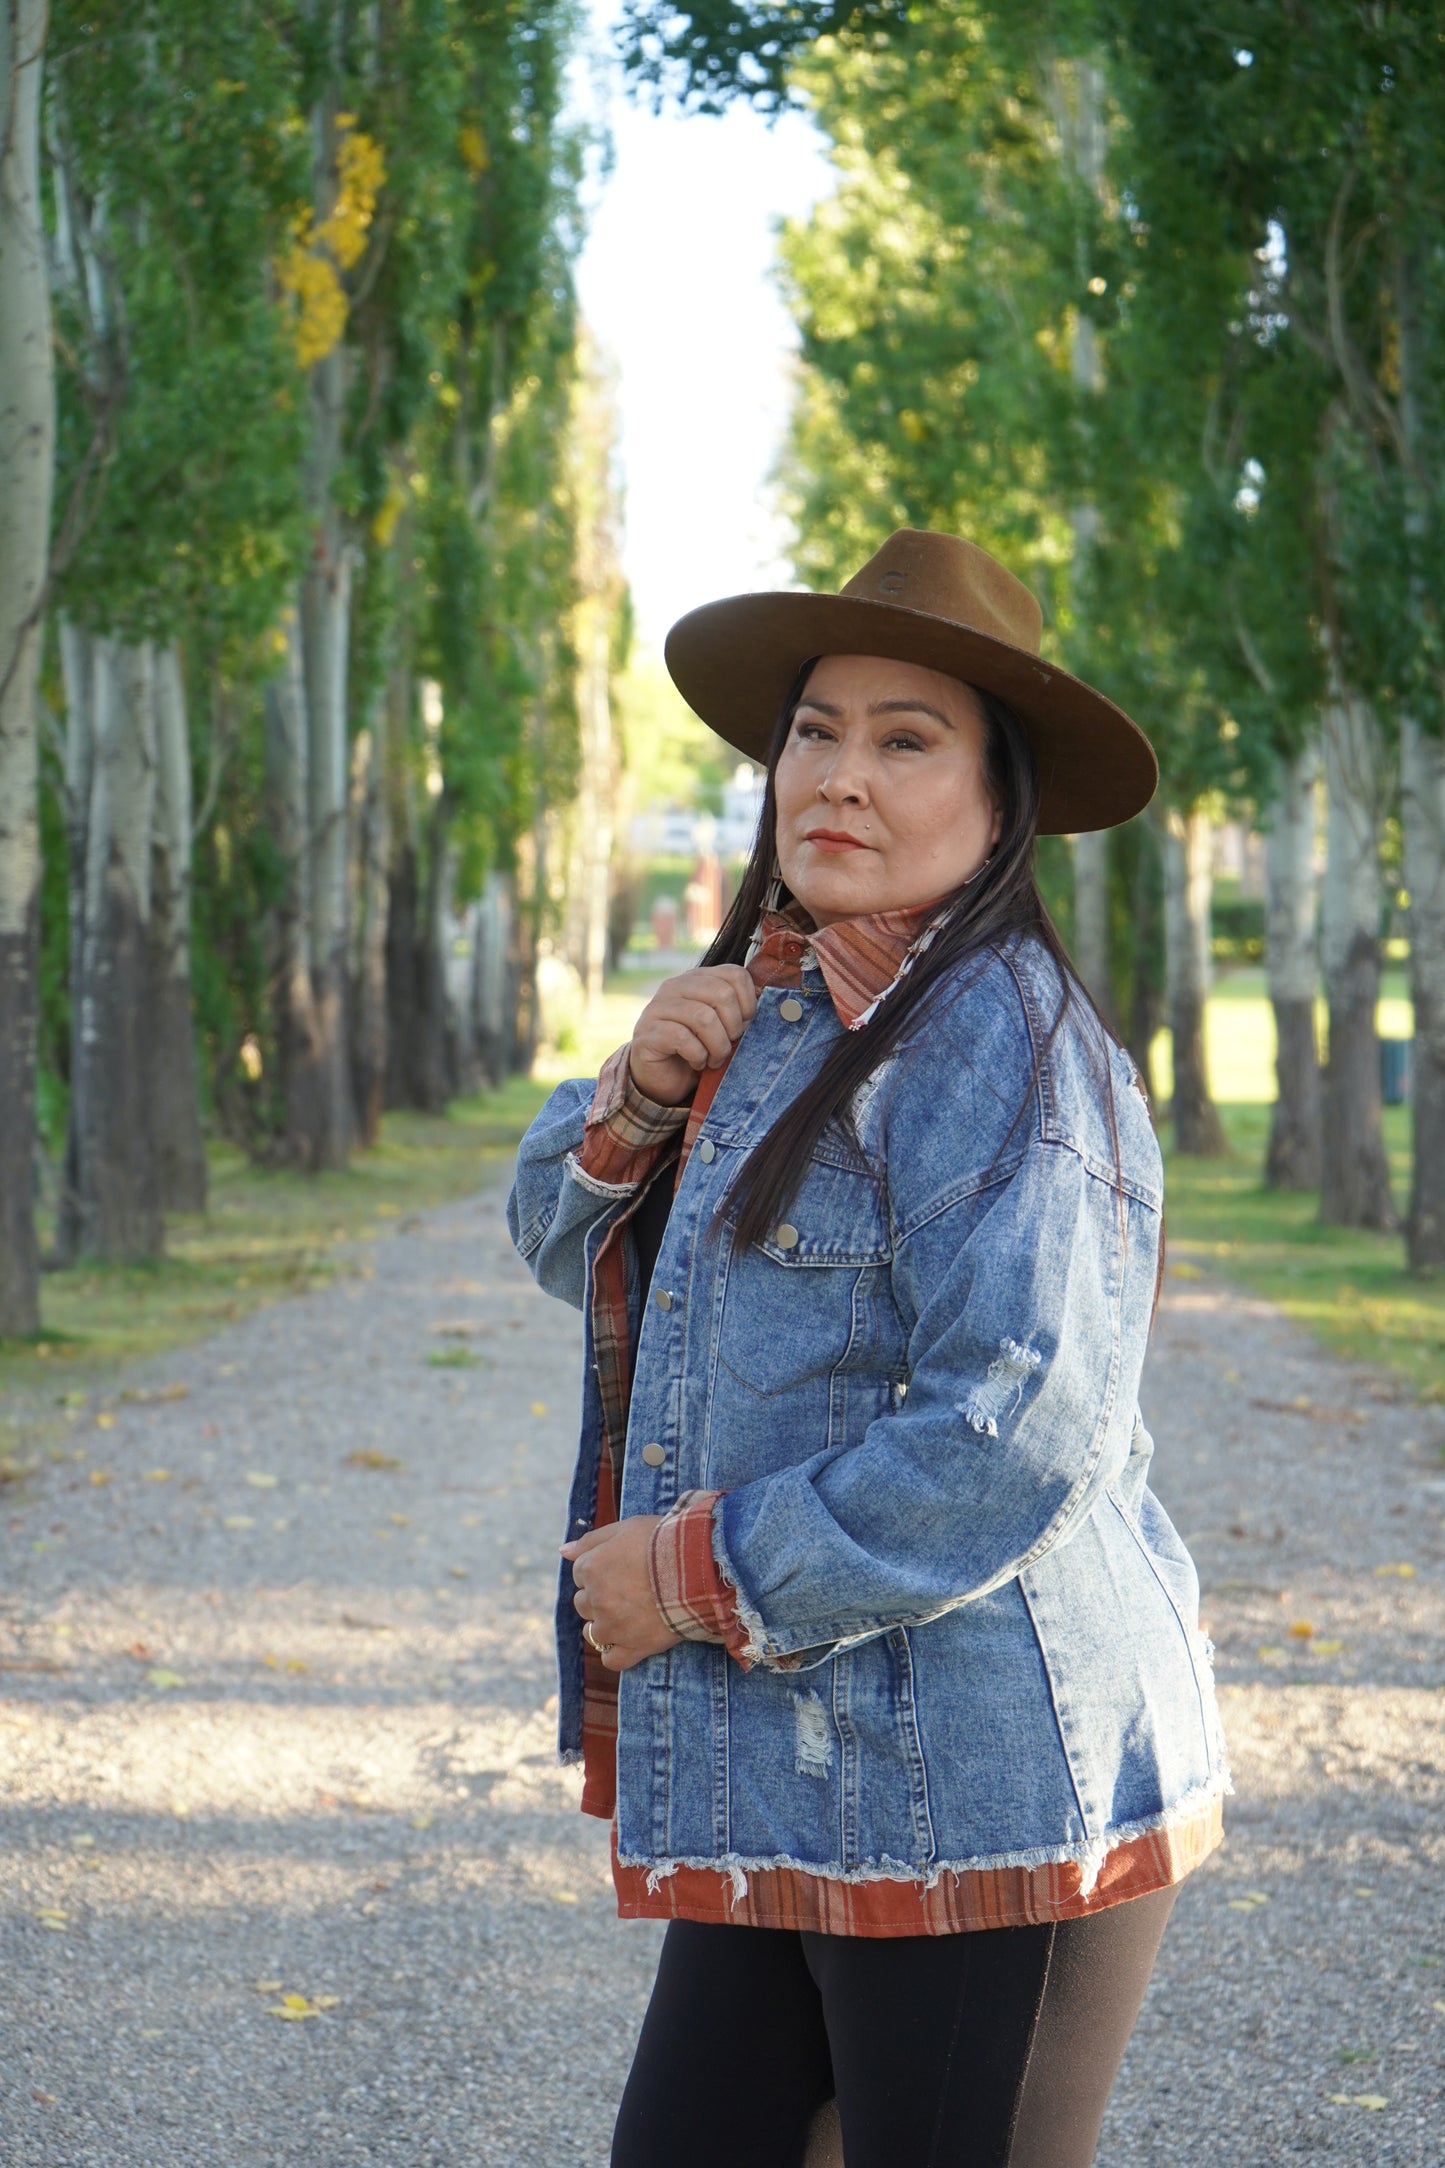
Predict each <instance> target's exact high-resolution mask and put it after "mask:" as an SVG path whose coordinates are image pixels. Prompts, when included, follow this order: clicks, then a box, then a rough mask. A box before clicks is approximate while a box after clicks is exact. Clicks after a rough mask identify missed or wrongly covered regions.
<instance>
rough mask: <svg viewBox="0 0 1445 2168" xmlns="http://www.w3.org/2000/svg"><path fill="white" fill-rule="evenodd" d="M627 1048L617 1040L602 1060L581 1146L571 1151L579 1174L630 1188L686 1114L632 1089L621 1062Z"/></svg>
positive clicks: (624, 1062)
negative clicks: (616, 1044) (616, 1045)
mask: <svg viewBox="0 0 1445 2168" xmlns="http://www.w3.org/2000/svg"><path fill="white" fill-rule="evenodd" d="M630 1052H631V1047H630V1046H619V1047H618V1049H617V1052H616V1053H615V1054H609V1055H608V1057H607V1059H606V1061H605V1062H604V1063H603V1064H602V1071H601V1074H600V1075H599V1077H598V1079H597V1089H596V1091H595V1092H594V1093H593V1094H592V1104H591V1106H590V1107H589V1108H588V1109H587V1114H586V1117H585V1123H584V1128H583V1135H582V1145H581V1149H580V1150H579V1151H577V1152H575V1153H573V1155H572V1157H573V1159H574V1160H575V1162H576V1167H577V1171H578V1173H579V1174H581V1175H583V1176H585V1177H588V1178H590V1181H591V1182H592V1183H601V1184H602V1185H604V1187H605V1188H607V1189H630V1188H633V1187H635V1185H636V1184H637V1183H638V1182H641V1181H644V1180H645V1179H646V1177H647V1176H648V1175H649V1174H650V1173H651V1172H652V1169H653V1168H654V1166H656V1164H657V1160H658V1157H659V1155H660V1154H661V1152H662V1151H663V1150H664V1148H665V1147H666V1146H668V1145H670V1144H671V1143H673V1142H674V1140H675V1139H676V1137H677V1136H678V1134H679V1132H680V1131H681V1129H682V1127H683V1124H684V1123H685V1122H686V1120H687V1108H686V1107H685V1106H682V1107H664V1106H660V1105H659V1104H658V1102H657V1101H656V1100H655V1099H648V1098H646V1097H644V1095H643V1094H642V1093H641V1092H640V1091H639V1090H638V1089H637V1086H636V1085H635V1084H634V1083H633V1081H632V1076H631V1072H630V1071H629V1069H628V1066H627V1060H628V1055H629V1054H630Z"/></svg>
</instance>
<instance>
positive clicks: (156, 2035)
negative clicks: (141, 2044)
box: [136, 2025, 166, 2040]
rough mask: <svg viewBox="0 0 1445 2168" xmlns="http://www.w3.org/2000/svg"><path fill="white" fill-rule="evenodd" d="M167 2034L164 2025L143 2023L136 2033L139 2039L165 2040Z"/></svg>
mask: <svg viewBox="0 0 1445 2168" xmlns="http://www.w3.org/2000/svg"><path fill="white" fill-rule="evenodd" d="M165 2036H166V2032H165V2027H164V2026H163V2025H142V2026H141V2028H140V2030H139V2032H138V2033H137V2034H136V2038H137V2039H138V2040H164V2039H165Z"/></svg>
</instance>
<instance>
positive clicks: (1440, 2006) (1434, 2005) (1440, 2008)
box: [1430, 2002, 1445, 2017]
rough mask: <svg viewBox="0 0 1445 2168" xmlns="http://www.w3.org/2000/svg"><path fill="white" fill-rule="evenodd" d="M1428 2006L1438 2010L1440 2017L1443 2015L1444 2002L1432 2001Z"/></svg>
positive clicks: (1444, 2012)
mask: <svg viewBox="0 0 1445 2168" xmlns="http://www.w3.org/2000/svg"><path fill="white" fill-rule="evenodd" d="M1430 2008H1431V2009H1432V2010H1438V2011H1439V2012H1440V2015H1441V2017H1445V2002H1432V2003H1431V2005H1430Z"/></svg>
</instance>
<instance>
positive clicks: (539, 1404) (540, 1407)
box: [532, 1400, 547, 1415]
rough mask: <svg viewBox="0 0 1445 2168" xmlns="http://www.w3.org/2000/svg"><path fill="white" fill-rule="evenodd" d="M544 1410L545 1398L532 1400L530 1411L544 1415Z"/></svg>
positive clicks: (545, 1408)
mask: <svg viewBox="0 0 1445 2168" xmlns="http://www.w3.org/2000/svg"><path fill="white" fill-rule="evenodd" d="M546 1412H547V1403H546V1401H545V1400H534V1401H533V1402H532V1413H533V1414H534V1415H545V1414H546Z"/></svg>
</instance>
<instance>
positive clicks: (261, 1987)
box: [256, 1980, 286, 1995]
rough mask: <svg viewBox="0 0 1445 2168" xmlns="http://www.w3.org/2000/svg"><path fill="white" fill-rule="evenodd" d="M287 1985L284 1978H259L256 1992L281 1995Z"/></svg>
mask: <svg viewBox="0 0 1445 2168" xmlns="http://www.w3.org/2000/svg"><path fill="white" fill-rule="evenodd" d="M285 1985H286V1982H285V1981H284V1980H258V1981H257V1982H256V1993H257V1994H258V1995H279V1994H280V1992H281V1990H282V1988H283V1987H284V1986H285Z"/></svg>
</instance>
